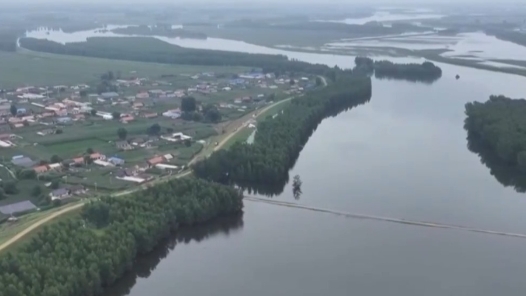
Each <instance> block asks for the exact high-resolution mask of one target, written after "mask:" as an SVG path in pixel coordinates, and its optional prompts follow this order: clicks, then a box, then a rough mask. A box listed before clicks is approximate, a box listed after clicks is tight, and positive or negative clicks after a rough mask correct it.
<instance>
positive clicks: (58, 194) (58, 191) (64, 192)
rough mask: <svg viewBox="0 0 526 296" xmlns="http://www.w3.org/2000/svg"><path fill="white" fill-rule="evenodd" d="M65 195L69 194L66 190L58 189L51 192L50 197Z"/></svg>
mask: <svg viewBox="0 0 526 296" xmlns="http://www.w3.org/2000/svg"><path fill="white" fill-rule="evenodd" d="M66 194H69V191H68V190H67V189H66V188H59V189H56V190H53V191H51V195H53V196H62V195H66Z"/></svg>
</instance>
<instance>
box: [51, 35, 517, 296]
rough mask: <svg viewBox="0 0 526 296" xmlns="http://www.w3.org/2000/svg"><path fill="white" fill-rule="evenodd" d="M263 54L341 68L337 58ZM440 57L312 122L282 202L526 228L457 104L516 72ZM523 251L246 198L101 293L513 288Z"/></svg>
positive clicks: (511, 84) (225, 44) (491, 240)
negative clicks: (427, 74)
mask: <svg viewBox="0 0 526 296" xmlns="http://www.w3.org/2000/svg"><path fill="white" fill-rule="evenodd" d="M49 36H52V34H50V35H48V36H46V37H47V38H50V37H49ZM50 39H51V38H50ZM208 40H210V39H208ZM185 42H187V41H185ZM192 42H194V43H199V44H200V46H195V47H200V48H203V47H206V48H210V49H223V50H232V51H247V52H255V51H257V48H261V47H256V46H253V45H247V46H245V47H244V46H243V43H240V42H237V41H229V40H218V39H214V40H211V41H203V40H200V41H192ZM206 44H208V45H206ZM245 44H246V43H245ZM179 45H182V46H191V44H189V43H187V44H184V45H183V44H179ZM262 51H263V50H262ZM263 52H264V53H276V52H279V53H283V54H287V55H288V56H289V57H291V58H296V59H301V60H306V61H310V62H314V63H326V64H329V65H331V66H332V65H335V64H337V65H339V66H341V67H351V66H352V65H353V61H352V60H353V58H352V57H348V56H334V55H321V54H310V53H309V54H307V53H295V52H290V51H284V50H275V49H269V48H266V49H264V51H263ZM503 58H505V57H503ZM405 60H408V59H405ZM395 61H399V60H395ZM439 66H440V67H441V68H442V70H443V77H442V78H441V79H440V80H438V81H437V82H435V83H434V84H431V85H430V84H416V83H411V82H401V81H392V80H377V79H373V96H372V98H371V101H370V102H369V103H368V104H366V105H362V106H359V107H357V108H354V109H352V110H349V111H347V112H345V113H341V114H340V115H338V116H337V117H333V118H329V119H326V120H324V121H323V122H322V123H321V124H320V126H319V127H318V129H317V130H316V132H315V133H314V135H313V136H312V137H311V138H310V140H309V142H308V143H307V145H305V147H304V149H303V151H302V152H301V155H300V157H299V159H298V161H297V163H296V165H295V167H294V168H293V169H292V170H291V172H290V174H291V176H294V175H300V176H301V179H302V181H303V185H302V191H303V194H302V196H301V198H300V199H299V200H298V201H295V200H294V198H293V194H292V188H291V185H290V184H289V185H288V186H287V187H286V188H285V191H284V192H283V193H282V194H281V195H280V196H277V197H273V198H274V199H276V200H283V201H288V202H298V203H301V204H305V205H310V206H318V207H322V208H328V209H334V210H338V211H343V212H345V211H348V212H358V213H365V214H371V215H379V216H388V217H395V218H405V219H413V220H423V221H434V222H443V223H447V224H458V225H465V226H471V227H476V228H481V229H491V230H499V231H507V232H516V233H526V195H524V194H520V193H517V192H515V190H513V189H512V188H510V187H504V186H502V185H501V184H500V183H499V182H498V181H497V180H496V179H495V178H494V177H493V176H491V175H490V173H489V169H488V168H486V167H485V166H484V165H483V164H481V163H480V160H479V157H478V156H477V155H475V154H473V153H471V152H470V151H469V150H468V149H467V147H466V145H467V141H466V132H465V131H464V130H463V120H464V117H465V116H464V104H465V103H466V102H470V101H485V100H487V99H488V97H489V95H491V94H504V95H507V96H511V97H523V96H524V94H525V92H526V87H525V82H526V79H525V78H524V77H520V76H513V75H507V74H501V73H494V72H489V71H483V70H477V69H471V68H463V67H457V66H451V65H444V64H439ZM457 74H458V75H460V79H459V80H456V79H455V75H457ZM525 253H526V240H524V239H518V238H509V237H499V236H492V235H486V234H477V233H469V232H462V231H456V230H442V229H434V228H425V227H417V226H409V225H401V224H392V223H386V222H376V221H368V220H359V219H350V218H343V217H339V216H333V215H330V214H324V213H317V212H311V211H307V210H301V209H292V208H285V207H279V206H276V205H268V204H263V203H254V202H250V201H246V202H245V211H244V215H243V216H242V217H233V218H228V219H223V220H219V221H217V222H216V223H212V224H210V225H207V226H204V227H200V228H196V229H189V230H187V232H185V233H182V234H180V235H179V236H178V237H174V238H173V239H172V240H170V241H167V242H166V243H164V244H162V245H161V247H160V248H159V250H158V251H157V252H155V253H152V254H151V255H150V256H148V257H146V258H141V259H140V260H139V262H138V264H137V266H136V270H135V271H134V272H133V273H130V274H129V275H128V276H127V277H126V278H124V279H123V280H121V281H120V282H119V283H118V284H117V285H116V286H115V287H113V288H112V289H110V290H108V292H107V295H106V296H124V295H130V296H142V295H148V296H171V295H202V296H205V295H206V296H208V295H231V296H246V295H251V296H267V295H283V296H285V295H286V296H299V295H302V296H305V295H313V296H314V295H316V296H317V295H371V296H378V295H395V296H398V295H400V296H408V295H409V296H411V295H415V296H417V295H418V296H420V295H426V296H443V295H463V296H494V295H507V296H511V295H521V296H522V295H524V293H525V292H526V281H525V280H524V277H525V274H526V256H525Z"/></svg>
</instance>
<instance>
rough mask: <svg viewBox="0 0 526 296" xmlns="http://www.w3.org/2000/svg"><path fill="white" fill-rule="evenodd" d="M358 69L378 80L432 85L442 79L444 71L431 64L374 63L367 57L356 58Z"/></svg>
mask: <svg viewBox="0 0 526 296" xmlns="http://www.w3.org/2000/svg"><path fill="white" fill-rule="evenodd" d="M354 62H355V64H356V69H357V70H359V71H361V72H363V73H366V74H369V75H371V74H373V73H374V75H375V77H376V78H378V79H383V78H386V79H400V80H408V81H414V82H427V83H431V82H434V81H436V80H438V79H439V78H440V77H442V69H440V67H438V66H436V65H435V64H433V63H431V62H427V61H426V62H423V63H422V64H417V63H409V64H397V63H393V62H390V61H374V60H373V59H370V58H367V57H356V58H355V60H354Z"/></svg>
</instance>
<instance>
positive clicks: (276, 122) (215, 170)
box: [193, 72, 371, 195]
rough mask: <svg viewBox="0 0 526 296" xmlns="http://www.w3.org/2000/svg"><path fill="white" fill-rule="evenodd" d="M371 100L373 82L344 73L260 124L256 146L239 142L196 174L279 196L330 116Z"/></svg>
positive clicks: (198, 166) (199, 166)
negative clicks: (291, 169)
mask: <svg viewBox="0 0 526 296" xmlns="http://www.w3.org/2000/svg"><path fill="white" fill-rule="evenodd" d="M342 73H343V72H342ZM370 97H371V80H370V78H368V77H366V76H363V75H354V74H350V73H348V72H347V73H345V74H341V75H340V76H339V78H338V80H337V81H336V82H335V83H333V84H331V85H329V86H328V87H326V88H324V89H321V90H318V91H314V92H311V93H308V94H306V95H304V96H302V97H298V98H295V99H293V100H292V102H291V104H290V105H289V106H287V107H286V108H285V109H284V110H283V112H282V114H280V115H279V116H277V117H275V118H272V117H270V118H266V119H265V120H264V121H263V122H261V123H259V124H258V131H257V133H256V135H255V141H254V143H253V144H251V145H249V144H246V143H237V144H235V145H234V146H232V147H231V148H230V149H229V150H221V151H218V152H216V153H214V154H212V156H210V157H209V158H207V159H205V160H203V161H201V162H198V163H196V164H195V165H194V166H193V170H194V174H195V175H196V176H197V177H199V178H203V179H206V180H210V181H214V182H219V183H222V184H232V185H233V184H235V185H238V186H240V187H241V188H244V189H248V190H253V191H256V192H259V193H262V194H268V195H272V194H278V193H280V192H282V191H283V187H284V186H285V184H286V182H287V181H288V171H289V170H290V168H291V167H292V166H293V165H294V163H295V162H296V160H297V158H298V156H299V153H300V151H301V149H302V148H303V145H305V143H307V140H308V139H309V137H310V136H311V135H312V133H313V132H314V130H315V129H316V127H317V126H318V124H319V123H320V122H321V121H322V120H323V119H324V118H326V117H328V116H334V115H336V114H338V113H339V112H342V111H344V110H347V109H349V108H352V107H355V106H357V105H359V104H363V103H366V102H367V101H368V100H369V99H370Z"/></svg>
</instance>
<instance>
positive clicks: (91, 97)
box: [0, 69, 319, 218]
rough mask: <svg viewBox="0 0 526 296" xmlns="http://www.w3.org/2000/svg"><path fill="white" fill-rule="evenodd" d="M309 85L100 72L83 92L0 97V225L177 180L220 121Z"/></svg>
mask: <svg viewBox="0 0 526 296" xmlns="http://www.w3.org/2000/svg"><path fill="white" fill-rule="evenodd" d="M317 84H319V81H318V80H317V79H316V77H290V76H287V75H282V76H276V74H268V73H267V74H265V73H262V72H261V71H259V70H257V69H252V70H249V71H245V72H241V73H212V72H204V73H200V74H196V75H163V76H161V77H140V76H139V75H138V74H137V73H126V74H122V73H119V72H116V73H114V72H111V71H109V72H107V73H103V74H102V75H101V77H100V78H97V80H96V81H94V82H91V83H85V84H84V83H81V84H76V85H50V86H21V87H19V88H17V89H4V90H1V89H0V155H1V159H0V179H1V183H0V184H1V185H2V186H1V187H2V188H0V214H1V217H13V215H15V214H17V215H20V214H21V213H25V212H30V211H34V210H38V209H45V208H49V207H53V206H56V205H59V204H62V203H65V202H71V201H75V200H79V199H81V198H85V197H88V196H92V195H94V194H104V193H109V192H116V191H119V190H126V189H130V188H133V187H134V186H139V185H141V184H145V183H147V182H150V181H152V180H155V179H158V178H160V177H163V176H168V175H172V174H176V173H179V172H181V171H183V170H185V169H186V168H187V167H188V165H189V164H190V163H191V161H192V159H193V158H194V157H195V156H196V155H197V154H198V153H199V152H201V151H202V150H203V148H204V147H205V146H207V145H210V144H213V143H210V139H211V138H212V137H214V136H216V135H219V134H221V133H224V127H225V126H226V125H227V124H228V123H229V122H231V121H234V120H236V119H238V118H241V117H243V116H244V115H246V114H249V113H251V112H253V111H255V110H258V109H259V108H261V107H263V106H266V105H268V104H272V103H273V102H276V101H279V100H283V99H285V98H289V97H293V96H297V95H300V94H302V93H303V92H305V91H308V90H309V89H313V88H315V87H316V86H317ZM250 127H251V128H256V126H255V122H254V123H253V124H250ZM1 217H0V218H1Z"/></svg>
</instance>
